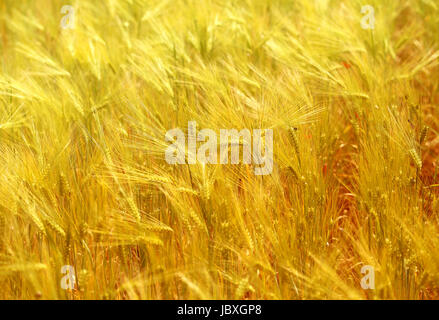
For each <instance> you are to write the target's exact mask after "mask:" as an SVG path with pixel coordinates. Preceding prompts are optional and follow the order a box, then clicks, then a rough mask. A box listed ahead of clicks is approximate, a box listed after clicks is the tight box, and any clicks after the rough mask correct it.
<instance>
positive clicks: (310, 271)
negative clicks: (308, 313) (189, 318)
mask: <svg viewBox="0 0 439 320" xmlns="http://www.w3.org/2000/svg"><path fill="white" fill-rule="evenodd" d="M366 4H369V5H371V6H373V7H374V8H375V19H376V21H375V28H374V29H372V30H370V29H363V28H362V26H361V19H362V18H363V16H364V15H363V14H362V13H361V7H362V6H363V5H366ZM64 5H71V6H73V8H74V9H75V26H74V29H63V28H62V27H61V25H60V22H61V19H63V17H64V16H65V14H63V13H61V8H62V6H64ZM438 42H439V4H438V3H437V1H434V0H400V1H396V0H367V1H360V0H350V1H341V0H333V1H329V0H320V1H317V0H295V1H289V0H288V1H287V0H272V1H269V0H242V1H238V0H221V1H220V0H216V1H215V0H197V1H195V0H185V1H184V0H172V1H164V0H161V1H152V0H125V1H123V0H106V1H95V0H81V1H79V0H71V1H70V2H67V1H58V0H36V1H24V0H23V1H22V0H18V1H17V0H3V1H1V2H0V68H1V71H0V110H1V111H0V229H1V230H0V288H1V290H0V298H2V299H397V298H400V299H437V298H439V237H438V236H439V229H438V227H439V220H438V214H439V188H438V183H439V179H438V178H437V164H438V163H437V162H436V159H437V157H438V154H439V136H438V130H439V111H438V110H439V109H438V108H439V91H438V89H439V45H438ZM188 121H196V122H197V124H198V127H199V128H210V129H212V130H215V131H219V129H221V128H236V129H238V130H241V129H243V128H249V129H258V128H261V129H265V128H267V129H268V128H269V129H273V132H274V154H273V158H274V168H273V172H272V173H271V174H270V175H265V176H256V175H255V174H254V172H253V165H247V164H242V163H241V164H237V165H230V164H229V165H213V164H208V165H205V166H203V165H201V164H194V165H189V164H184V165H170V164H168V163H166V161H165V153H164V152H165V149H166V148H167V146H168V145H169V142H167V141H166V139H165V133H166V132H167V131H168V130H170V129H173V128H182V129H183V130H186V129H187V123H188ZM427 126H428V127H429V130H427V129H426V127H427ZM294 128H297V129H294ZM65 265H71V266H73V267H74V270H75V274H76V281H75V288H74V289H73V290H64V289H63V288H62V286H61V281H62V277H63V276H64V274H62V273H61V268H62V266H65ZM365 265H370V266H373V268H374V270H375V276H376V279H375V289H374V290H367V289H366V290H365V289H363V288H362V287H361V278H362V277H363V276H364V275H363V274H362V273H361V268H362V267H363V266H365Z"/></svg>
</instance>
